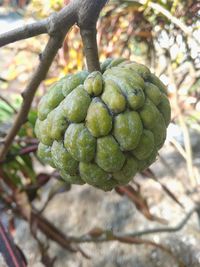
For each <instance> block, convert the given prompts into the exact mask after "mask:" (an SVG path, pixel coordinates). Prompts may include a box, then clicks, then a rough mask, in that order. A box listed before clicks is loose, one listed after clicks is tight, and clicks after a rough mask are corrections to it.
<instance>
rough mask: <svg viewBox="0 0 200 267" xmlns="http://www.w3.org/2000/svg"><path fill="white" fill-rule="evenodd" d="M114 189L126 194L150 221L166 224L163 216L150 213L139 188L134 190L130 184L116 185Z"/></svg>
mask: <svg viewBox="0 0 200 267" xmlns="http://www.w3.org/2000/svg"><path fill="white" fill-rule="evenodd" d="M115 191H116V192H117V193H118V194H120V195H126V196H127V197H128V198H129V199H130V200H131V201H132V202H133V203H134V204H135V206H136V208H137V209H138V210H139V211H140V212H141V213H142V214H143V215H144V216H145V217H146V218H147V219H148V220H151V221H157V222H159V223H162V224H166V223H167V221H166V220H165V219H163V218H159V217H157V216H155V215H152V214H151V212H150V210H149V206H148V203H147V201H146V199H144V198H143V196H142V195H141V194H140V191H139V189H137V190H135V189H134V188H133V187H132V186H131V185H126V186H117V187H116V188H115Z"/></svg>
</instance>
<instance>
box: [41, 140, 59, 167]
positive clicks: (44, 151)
mask: <svg viewBox="0 0 200 267" xmlns="http://www.w3.org/2000/svg"><path fill="white" fill-rule="evenodd" d="M37 155H38V157H39V158H40V159H41V160H42V161H43V162H45V163H47V164H49V165H50V166H52V167H53V168H56V166H55V164H54V162H53V159H52V156H51V147H50V146H46V145H44V144H42V143H39V145H38V150H37Z"/></svg>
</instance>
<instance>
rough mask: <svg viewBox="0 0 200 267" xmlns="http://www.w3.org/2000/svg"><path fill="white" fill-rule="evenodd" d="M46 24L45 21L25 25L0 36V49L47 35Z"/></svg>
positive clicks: (46, 21)
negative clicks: (40, 35) (23, 40)
mask: <svg viewBox="0 0 200 267" xmlns="http://www.w3.org/2000/svg"><path fill="white" fill-rule="evenodd" d="M47 24H48V20H47V19H45V20H42V21H39V22H35V23H31V24H27V25H25V26H22V27H19V28H17V29H14V30H11V31H9V32H5V33H2V34H0V47H2V46H4V45H7V44H10V43H13V42H16V41H19V40H22V39H27V38H30V37H33V36H36V35H39V34H42V33H47V32H48V29H47Z"/></svg>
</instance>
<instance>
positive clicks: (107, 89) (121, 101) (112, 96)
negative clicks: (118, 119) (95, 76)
mask: <svg viewBox="0 0 200 267" xmlns="http://www.w3.org/2000/svg"><path fill="white" fill-rule="evenodd" d="M101 98H102V100H103V101H104V103H105V104H106V105H107V106H108V108H109V109H110V110H111V111H112V112H113V113H120V112H122V111H124V110H125V108H126V98H125V97H124V96H123V94H122V92H121V90H120V88H119V86H118V85H117V84H116V83H115V82H113V81H112V80H106V81H105V86H104V92H103V94H102V96H101Z"/></svg>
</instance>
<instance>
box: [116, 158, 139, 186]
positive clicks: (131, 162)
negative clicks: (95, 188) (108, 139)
mask: <svg viewBox="0 0 200 267" xmlns="http://www.w3.org/2000/svg"><path fill="white" fill-rule="evenodd" d="M137 171H138V161H137V160H136V159H134V158H133V157H130V156H128V157H127V159H126V162H125V164H124V166H123V167H122V169H121V170H120V171H118V172H115V173H113V178H114V179H115V180H117V181H118V183H119V184H120V185H123V184H127V183H128V182H130V180H131V179H132V178H133V177H134V176H135V174H136V173H137Z"/></svg>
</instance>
